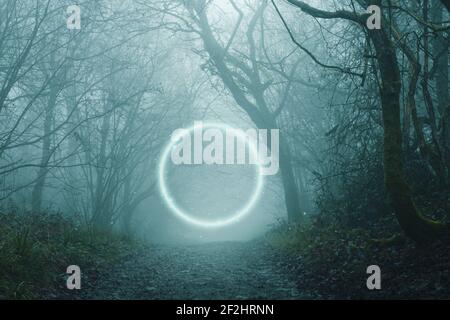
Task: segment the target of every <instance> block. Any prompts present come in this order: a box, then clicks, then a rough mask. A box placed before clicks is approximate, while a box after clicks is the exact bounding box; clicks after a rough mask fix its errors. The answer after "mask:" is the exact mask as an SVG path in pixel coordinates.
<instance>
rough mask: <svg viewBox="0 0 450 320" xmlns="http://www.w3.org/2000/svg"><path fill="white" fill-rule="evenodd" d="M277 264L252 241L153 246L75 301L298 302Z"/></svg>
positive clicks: (271, 252)
mask: <svg viewBox="0 0 450 320" xmlns="http://www.w3.org/2000/svg"><path fill="white" fill-rule="evenodd" d="M279 265H280V264H279V261H278V258H277V253H276V252H275V251H274V250H272V249H269V248H267V247H265V246H264V245H262V244H258V243H254V242H221V243H209V244H202V245H186V246H155V247H151V248H149V249H148V250H146V252H144V251H142V252H140V253H136V254H130V255H129V257H127V259H124V261H123V262H121V263H119V264H118V265H116V266H112V267H111V269H110V270H109V271H107V272H102V273H100V274H99V276H98V279H96V280H95V281H91V283H88V284H85V286H84V288H83V289H82V290H80V294H79V295H78V298H83V299H299V298H302V297H301V295H300V293H299V292H298V291H297V289H296V287H295V284H294V281H292V280H293V279H289V278H288V276H287V275H286V274H285V273H283V272H282V271H281V268H280V267H279ZM94 282H95V285H94ZM303 298H304V297H303Z"/></svg>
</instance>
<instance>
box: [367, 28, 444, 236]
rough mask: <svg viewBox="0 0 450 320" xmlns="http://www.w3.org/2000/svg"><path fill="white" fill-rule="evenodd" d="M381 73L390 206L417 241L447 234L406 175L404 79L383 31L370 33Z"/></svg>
mask: <svg viewBox="0 0 450 320" xmlns="http://www.w3.org/2000/svg"><path fill="white" fill-rule="evenodd" d="M370 36H371V39H372V41H373V44H374V46H375V50H376V53H377V60H378V64H379V71H380V76H381V81H382V83H381V85H380V97H381V105H382V113H383V126H384V158H383V165H384V179H385V187H386V192H387V196H388V200H389V203H390V205H391V206H392V208H393V210H394V212H395V215H396V217H397V220H398V222H399V224H400V226H401V227H402V229H403V230H404V232H405V234H406V235H407V236H409V237H410V238H411V239H413V240H414V241H416V242H417V243H426V242H429V241H432V240H434V239H436V238H438V237H440V236H441V235H443V234H444V233H445V230H446V227H445V225H443V224H441V223H438V222H435V221H432V220H429V219H427V218H425V217H424V216H423V215H422V213H421V212H420V210H419V209H418V208H417V207H416V205H415V203H414V201H413V199H412V196H411V191H410V188H409V186H408V184H407V183H406V181H405V178H404V170H403V163H402V132H401V126H400V90H401V79H400V71H399V67H398V62H397V57H396V55H395V50H394V47H393V44H392V42H391V40H390V38H389V37H388V35H387V34H386V33H385V31H384V30H374V31H371V33H370Z"/></svg>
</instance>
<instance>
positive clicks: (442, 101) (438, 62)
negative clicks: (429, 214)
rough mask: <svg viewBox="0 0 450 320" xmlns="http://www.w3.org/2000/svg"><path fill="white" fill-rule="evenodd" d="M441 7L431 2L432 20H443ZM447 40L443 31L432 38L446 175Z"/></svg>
mask: <svg viewBox="0 0 450 320" xmlns="http://www.w3.org/2000/svg"><path fill="white" fill-rule="evenodd" d="M443 12H444V11H443V7H442V4H441V3H439V2H438V1H435V2H433V4H432V9H431V14H432V20H433V21H436V22H442V21H443ZM448 48H449V43H448V40H446V39H445V37H444V32H440V33H437V34H436V35H435V37H434V39H433V70H434V74H433V76H434V80H435V84H436V95H437V110H438V112H439V115H440V121H439V122H440V123H439V144H440V146H441V150H442V157H443V160H444V163H446V164H447V176H450V94H449V85H448V81H449V78H448Z"/></svg>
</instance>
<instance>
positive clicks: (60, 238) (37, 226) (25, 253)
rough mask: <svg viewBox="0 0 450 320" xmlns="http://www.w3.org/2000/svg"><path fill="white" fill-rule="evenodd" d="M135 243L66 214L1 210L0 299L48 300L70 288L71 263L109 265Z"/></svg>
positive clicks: (84, 268) (86, 265)
mask: <svg viewBox="0 0 450 320" xmlns="http://www.w3.org/2000/svg"><path fill="white" fill-rule="evenodd" d="M131 245H132V241H131V240H129V239H127V238H124V237H122V236H119V235H115V234H112V233H98V232H93V231H92V230H90V229H89V228H88V227H85V226H80V225H77V224H75V223H74V222H73V221H71V220H69V219H68V218H66V217H64V216H62V215H61V214H33V213H29V212H26V213H19V212H8V213H1V212H0V299H44V298H48V297H55V296H58V294H55V292H60V290H62V289H64V288H65V284H66V277H67V276H68V275H67V274H66V269H67V267H68V266H69V265H78V266H80V268H81V270H82V273H83V270H87V269H89V268H94V267H95V268H97V267H101V266H106V265H108V264H110V263H112V262H114V261H115V260H116V259H119V258H120V257H121V255H122V254H123V253H124V252H126V251H127V248H128V247H129V246H131Z"/></svg>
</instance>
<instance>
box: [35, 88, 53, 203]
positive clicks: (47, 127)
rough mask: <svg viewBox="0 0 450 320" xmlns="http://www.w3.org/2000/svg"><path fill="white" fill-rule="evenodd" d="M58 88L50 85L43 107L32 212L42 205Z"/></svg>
mask: <svg viewBox="0 0 450 320" xmlns="http://www.w3.org/2000/svg"><path fill="white" fill-rule="evenodd" d="M57 91H58V89H57V88H56V87H55V86H52V87H51V89H50V96H49V99H48V102H47V105H46V108H45V119H44V133H43V139H42V156H41V161H40V167H39V170H38V173H37V177H36V183H35V184H34V186H33V191H32V193H31V210H32V212H39V211H41V206H42V193H43V190H44V185H45V180H46V178H47V174H48V163H49V161H50V157H51V151H50V145H51V130H52V122H53V111H54V108H55V104H56V99H57V96H58V92H57Z"/></svg>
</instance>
